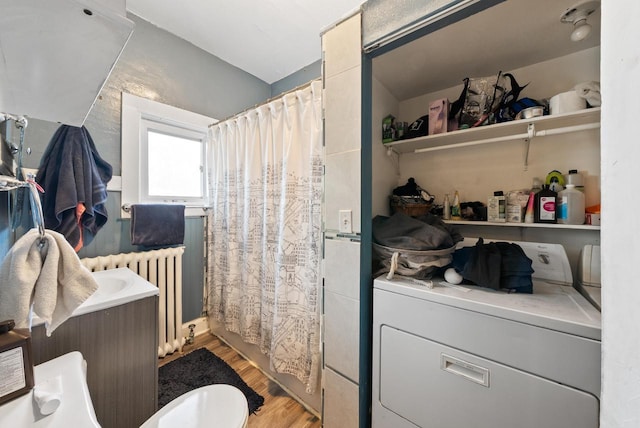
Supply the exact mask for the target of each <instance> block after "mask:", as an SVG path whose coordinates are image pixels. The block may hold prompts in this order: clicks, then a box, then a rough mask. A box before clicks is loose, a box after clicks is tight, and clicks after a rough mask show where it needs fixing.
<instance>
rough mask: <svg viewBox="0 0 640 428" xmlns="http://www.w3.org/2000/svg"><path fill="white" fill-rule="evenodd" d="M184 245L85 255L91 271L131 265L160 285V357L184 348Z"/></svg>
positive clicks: (83, 262) (132, 268)
mask: <svg viewBox="0 0 640 428" xmlns="http://www.w3.org/2000/svg"><path fill="white" fill-rule="evenodd" d="M183 253H184V247H173V248H162V249H159V250H151V251H141V252H136V253H121V254H112V255H108V256H100V257H91V258H83V259H81V262H82V264H83V265H84V266H86V267H87V268H88V269H89V270H90V271H92V272H95V271H99V270H106V269H115V268H122V267H128V268H129V269H131V270H132V271H134V272H135V273H137V274H138V275H140V276H141V277H143V278H144V279H146V280H147V281H149V282H150V283H152V284H154V285H155V286H156V287H158V289H159V291H160V298H159V306H160V307H159V308H158V309H159V310H158V314H159V317H158V318H159V320H158V322H159V325H158V356H159V357H164V356H165V355H167V354H171V353H173V352H175V351H177V350H179V351H182V345H183V344H184V341H185V339H184V337H183V336H182V254H183Z"/></svg>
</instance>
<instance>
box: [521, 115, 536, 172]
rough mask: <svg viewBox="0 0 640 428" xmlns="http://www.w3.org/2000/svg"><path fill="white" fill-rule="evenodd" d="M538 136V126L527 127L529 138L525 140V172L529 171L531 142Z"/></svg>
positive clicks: (530, 125) (532, 124) (531, 124)
mask: <svg viewBox="0 0 640 428" xmlns="http://www.w3.org/2000/svg"><path fill="white" fill-rule="evenodd" d="M535 136H536V125H535V124H534V123H530V124H529V125H527V138H525V139H524V170H525V171H527V170H528V169H529V147H530V146H531V140H533V137H535Z"/></svg>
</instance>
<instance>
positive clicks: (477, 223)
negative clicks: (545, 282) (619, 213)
mask: <svg viewBox="0 0 640 428" xmlns="http://www.w3.org/2000/svg"><path fill="white" fill-rule="evenodd" d="M444 222H445V223H447V224H455V225H463V226H491V227H524V228H534V229H580V230H600V226H593V225H590V224H560V223H496V222H490V221H466V220H444Z"/></svg>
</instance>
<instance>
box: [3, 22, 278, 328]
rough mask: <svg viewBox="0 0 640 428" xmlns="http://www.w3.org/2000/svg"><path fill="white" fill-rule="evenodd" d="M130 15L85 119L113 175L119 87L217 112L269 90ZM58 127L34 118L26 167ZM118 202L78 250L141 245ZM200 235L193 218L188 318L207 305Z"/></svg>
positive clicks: (200, 224)
mask: <svg viewBox="0 0 640 428" xmlns="http://www.w3.org/2000/svg"><path fill="white" fill-rule="evenodd" d="M129 18H130V19H132V20H133V21H134V22H135V23H136V28H135V31H134V33H133V36H132V37H131V39H130V41H129V43H128V44H127V46H126V48H125V49H124V51H123V53H122V55H121V57H120V59H119V61H118V63H117V64H116V66H115V68H114V70H113V72H112V73H111V76H110V77H109V79H108V81H107V82H106V84H105V86H104V87H103V89H102V91H101V93H100V95H99V97H98V100H97V101H96V103H95V105H94V107H93V109H92V110H91V112H90V114H89V117H88V118H87V120H86V122H85V126H86V128H87V129H88V130H89V132H90V134H91V136H92V137H93V140H94V141H95V144H96V147H97V149H98V152H99V153H100V155H101V157H103V158H104V159H105V160H106V161H107V162H109V163H110V164H111V165H112V166H113V173H114V175H121V164H120V158H121V154H120V144H121V142H120V116H121V95H120V93H121V92H122V91H125V92H129V93H132V94H134V95H137V96H140V97H144V98H149V99H152V100H155V101H158V102H161V103H164V104H169V105H172V106H175V107H179V108H182V109H185V110H189V111H192V112H196V113H200V114H203V115H206V116H210V117H213V118H217V119H222V118H226V117H228V116H231V115H233V114H235V113H237V112H239V111H242V110H244V109H246V108H248V107H250V106H253V105H255V104H259V103H261V102H263V101H264V100H266V99H267V98H269V97H270V96H271V86H270V85H269V84H267V83H265V82H263V81H262V80H259V79H258V78H256V77H254V76H252V75H250V74H248V73H246V72H244V71H242V70H240V69H239V68H237V67H234V66H232V65H230V64H228V63H226V62H224V61H222V60H220V59H219V58H217V57H214V56H212V55H210V54H208V53H207V52H205V51H203V50H201V49H199V48H197V47H195V46H194V45H192V44H191V43H189V42H186V41H184V40H182V39H180V38H178V37H175V36H173V35H171V34H169V33H168V32H166V31H164V30H161V29H159V28H158V27H155V26H153V25H151V24H150V23H148V22H146V21H144V20H142V19H140V18H138V17H136V16H133V15H129ZM79 54H80V55H81V53H79ZM70 66H72V65H70ZM58 126H59V124H58V123H52V122H46V121H42V120H36V119H31V120H30V121H29V126H28V128H27V130H26V136H25V146H26V147H30V148H31V149H32V154H31V155H29V156H27V155H25V161H24V166H25V167H29V168H37V167H38V165H39V163H40V158H41V157H42V154H43V152H44V150H45V148H46V146H47V144H48V143H49V140H50V138H51V137H52V136H53V134H54V132H55V131H56V129H57V128H58ZM177 178H179V177H177ZM119 207H120V193H119V192H109V201H108V204H107V209H108V212H109V220H108V222H107V224H106V225H105V226H104V227H103V228H102V229H101V230H100V232H99V233H98V234H97V236H96V238H95V239H94V241H93V242H91V243H90V244H89V245H88V246H87V247H85V248H83V249H82V250H80V252H79V254H78V255H79V256H80V257H94V256H99V255H106V254H117V253H119V252H129V251H137V250H139V248H137V247H135V246H132V245H131V242H130V239H129V221H128V220H122V219H120V215H119V212H120V208H119ZM0 209H1V208H0ZM0 238H2V237H0ZM5 239H6V238H5ZM203 242H204V219H203V218H201V217H198V218H188V219H187V222H186V230H185V245H186V250H185V254H184V258H183V263H184V269H183V272H184V273H183V286H184V291H183V293H184V294H183V319H184V320H185V321H186V320H191V319H194V318H197V317H199V316H200V314H201V310H202V287H203V284H204V279H203V278H204V276H203V269H204V250H203Z"/></svg>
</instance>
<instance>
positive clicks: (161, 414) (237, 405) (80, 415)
mask: <svg viewBox="0 0 640 428" xmlns="http://www.w3.org/2000/svg"><path fill="white" fill-rule="evenodd" d="M56 377H60V380H61V391H60V393H59V394H51V400H50V401H49V404H51V402H52V401H53V400H56V402H55V411H53V412H52V413H51V414H48V415H46V416H44V415H43V414H42V412H41V411H40V410H39V409H38V408H37V406H36V404H35V400H34V398H33V394H25V395H23V396H21V397H18V398H16V399H14V400H12V401H9V402H8V403H5V404H3V405H2V406H0V427H5V426H7V427H8V426H11V427H16V428H26V427H36V428H37V427H43V428H45V427H46V428H68V427H79V428H80V427H81V428H100V424H99V423H98V421H97V419H96V414H95V410H94V408H93V403H92V401H91V396H90V395H89V388H88V386H87V372H86V363H85V361H84V358H83V356H82V354H81V353H80V352H77V351H74V352H70V353H68V354H65V355H62V356H60V357H58V358H54V359H53V360H50V361H47V362H45V363H42V364H39V365H37V366H35V367H34V378H35V384H36V388H37V387H38V385H39V384H42V383H43V382H47V381H48V380H50V379H52V378H56ZM42 408H44V407H41V409H42ZM45 413H46V412H45ZM248 419H249V406H248V404H247V399H246V397H245V396H244V394H243V393H242V392H241V391H240V390H239V389H238V388H236V387H234V386H231V385H207V386H204V387H202V388H198V389H194V390H192V391H189V392H187V393H185V394H183V395H181V396H179V397H178V398H176V399H174V400H173V401H171V402H170V403H169V404H167V405H166V406H164V407H163V408H162V409H160V410H159V411H158V412H156V413H155V414H153V415H152V416H151V417H150V418H149V419H147V420H146V421H145V422H144V423H143V424H142V426H141V428H161V427H162V428H167V427H180V428H200V427H210V426H215V427H217V428H246V427H247V422H248Z"/></svg>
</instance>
